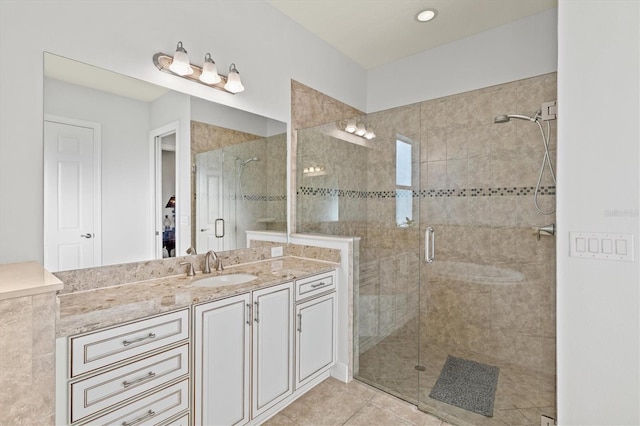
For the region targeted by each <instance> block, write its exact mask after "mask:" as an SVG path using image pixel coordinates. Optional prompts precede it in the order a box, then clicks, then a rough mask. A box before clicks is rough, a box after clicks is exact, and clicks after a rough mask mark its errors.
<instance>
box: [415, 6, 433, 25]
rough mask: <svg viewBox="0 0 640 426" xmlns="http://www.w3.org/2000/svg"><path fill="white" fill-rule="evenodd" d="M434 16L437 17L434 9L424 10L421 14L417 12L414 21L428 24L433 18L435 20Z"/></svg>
mask: <svg viewBox="0 0 640 426" xmlns="http://www.w3.org/2000/svg"><path fill="white" fill-rule="evenodd" d="M436 16H438V11H437V10H435V9H425V10H423V11H421V12H418V14H417V15H416V19H417V20H418V21H419V22H429V21H431V20H432V19H433V18H435V17H436Z"/></svg>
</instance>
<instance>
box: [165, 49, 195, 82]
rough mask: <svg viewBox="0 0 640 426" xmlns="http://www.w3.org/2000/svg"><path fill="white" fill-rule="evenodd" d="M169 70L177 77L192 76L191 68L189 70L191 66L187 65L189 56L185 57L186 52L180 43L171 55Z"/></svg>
mask: <svg viewBox="0 0 640 426" xmlns="http://www.w3.org/2000/svg"><path fill="white" fill-rule="evenodd" d="M169 69H170V70H171V71H172V72H174V73H176V74H178V75H190V74H193V68H191V64H190V63H189V55H187V51H186V50H185V49H184V47H182V42H181V41H179V42H178V46H177V47H176V53H175V55H173V60H172V61H171V65H169Z"/></svg>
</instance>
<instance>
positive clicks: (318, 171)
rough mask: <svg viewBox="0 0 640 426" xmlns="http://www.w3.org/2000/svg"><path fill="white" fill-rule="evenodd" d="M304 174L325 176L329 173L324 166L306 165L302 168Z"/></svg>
mask: <svg viewBox="0 0 640 426" xmlns="http://www.w3.org/2000/svg"><path fill="white" fill-rule="evenodd" d="M302 173H303V175H306V176H324V175H326V174H327V172H326V171H325V168H324V166H310V167H305V168H304V169H303V170H302Z"/></svg>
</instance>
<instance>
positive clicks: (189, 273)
mask: <svg viewBox="0 0 640 426" xmlns="http://www.w3.org/2000/svg"><path fill="white" fill-rule="evenodd" d="M180 265H189V266H187V276H188V277H195V275H196V271H195V270H194V269H193V263H191V262H180Z"/></svg>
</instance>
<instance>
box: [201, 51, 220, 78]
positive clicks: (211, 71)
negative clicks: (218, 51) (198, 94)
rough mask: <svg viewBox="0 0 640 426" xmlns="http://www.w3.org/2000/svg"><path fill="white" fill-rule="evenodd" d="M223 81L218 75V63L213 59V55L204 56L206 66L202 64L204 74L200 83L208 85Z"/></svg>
mask: <svg viewBox="0 0 640 426" xmlns="http://www.w3.org/2000/svg"><path fill="white" fill-rule="evenodd" d="M221 80H222V79H221V78H220V76H219V75H218V68H217V67H216V63H215V62H213V59H211V54H210V53H207V54H206V55H204V64H202V74H200V81H201V82H203V83H206V84H216V83H220V81H221Z"/></svg>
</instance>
